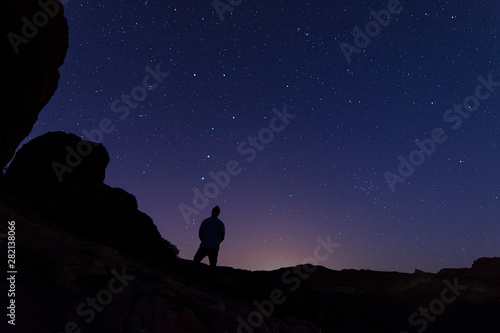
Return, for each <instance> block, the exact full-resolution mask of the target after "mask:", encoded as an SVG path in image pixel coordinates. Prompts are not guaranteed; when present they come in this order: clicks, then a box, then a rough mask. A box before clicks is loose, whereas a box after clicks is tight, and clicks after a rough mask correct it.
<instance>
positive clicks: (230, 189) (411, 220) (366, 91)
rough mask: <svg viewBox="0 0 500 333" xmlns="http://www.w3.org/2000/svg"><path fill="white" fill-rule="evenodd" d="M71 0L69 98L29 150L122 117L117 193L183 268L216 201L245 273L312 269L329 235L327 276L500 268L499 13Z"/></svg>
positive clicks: (45, 119)
mask: <svg viewBox="0 0 500 333" xmlns="http://www.w3.org/2000/svg"><path fill="white" fill-rule="evenodd" d="M66 2H67V3H66V4H65V12H66V14H65V15H66V17H67V19H68V23H69V36H70V37H69V38H70V43H69V44H70V47H69V50H68V54H67V57H66V60H65V64H64V65H63V66H62V67H61V68H60V73H61V79H60V81H59V88H58V90H57V92H56V93H55V95H54V97H53V98H52V100H51V101H50V102H49V104H48V105H47V106H46V107H45V108H44V109H43V110H42V112H41V113H40V116H39V120H38V122H37V124H36V125H35V127H34V129H33V131H32V132H31V134H30V136H29V137H28V138H27V139H26V140H25V142H27V141H29V140H31V139H32V138H34V137H37V136H39V135H42V134H44V133H46V132H48V131H58V130H63V131H65V132H71V133H75V134H77V135H79V136H81V137H82V138H86V137H85V136H84V132H85V131H87V132H89V131H92V130H93V129H99V125H100V123H101V121H102V120H103V119H108V120H106V121H108V122H110V124H111V125H110V126H111V127H110V128H112V129H113V130H112V131H109V128H108V131H107V133H105V134H104V133H103V140H102V142H103V144H104V145H105V147H106V148H107V150H108V152H109V154H110V158H111V161H110V163H109V165H108V168H107V172H106V180H105V182H106V183H107V184H109V185H111V186H113V187H121V188H123V189H125V190H127V191H128V192H130V193H132V194H134V195H135V196H136V197H137V200H138V204H139V209H140V210H141V211H143V212H145V213H147V214H148V215H149V216H151V217H152V218H153V220H154V223H155V224H156V225H157V227H158V230H159V231H160V233H161V234H162V236H163V237H164V238H166V239H168V240H169V241H170V242H172V243H173V244H175V245H176V246H177V247H178V248H179V250H180V257H182V258H187V259H192V257H193V255H194V253H195V251H196V250H197V248H198V246H199V240H198V237H197V233H198V228H199V225H200V223H201V221H202V220H203V219H204V218H206V217H208V216H209V215H210V210H211V208H212V207H213V206H215V205H219V206H220V207H221V215H220V219H221V220H222V221H223V222H224V223H225V225H226V240H225V241H224V242H223V243H222V245H221V250H220V253H219V264H220V265H224V266H232V267H235V268H244V269H251V270H260V269H266V270H267V269H275V268H279V267H284V266H291V265H297V264H300V263H303V262H304V260H305V258H307V257H311V256H312V255H313V253H314V251H315V248H316V247H317V246H318V241H317V238H318V237H321V238H322V239H324V240H326V238H327V236H330V239H331V241H332V242H336V243H338V244H340V246H339V247H338V248H336V249H335V251H334V252H333V253H332V254H331V255H330V256H328V258H327V259H326V260H324V261H322V262H321V263H320V264H321V265H323V266H326V267H329V268H332V269H344V268H355V269H372V270H384V271H401V272H413V270H414V269H415V268H418V269H422V270H425V271H429V272H436V271H438V270H439V269H440V268H443V267H470V266H471V265H472V262H473V261H474V260H475V259H477V258H479V257H492V256H498V255H499V254H500V245H499V242H498V241H499V237H500V223H499V222H500V210H499V206H500V193H499V189H500V187H499V180H500V175H499V173H498V162H499V160H500V154H499V150H498V147H499V144H500V136H499V127H500V94H499V93H498V90H500V83H495V82H499V81H500V68H499V64H498V60H499V55H498V46H499V38H498V37H497V36H498V33H499V31H500V3H499V2H498V1H496V0H485V1H444V0H438V1H430V0H425V1H412V2H410V1H403V2H401V3H399V4H398V2H397V1H394V0H391V1H385V0H384V1H374V0H372V1H346V0H341V1H284V0H276V1H274V0H273V1H241V2H239V1H232V3H233V6H230V7H228V6H229V5H228V4H227V2H226V1H225V0H223V1H220V2H219V3H216V4H218V6H219V7H218V9H216V8H215V7H214V4H213V3H212V2H211V1H210V0H204V1H179V0H172V1H168V2H167V1H155V0H151V1H144V0H142V1H133V2H132V1H117V0H110V1H101V2H95V1H87V0H70V1H66ZM224 6H225V7H224ZM388 8H390V10H392V13H391V12H389V13H390V19H389V18H388V17H387V16H384V15H383V14H384V11H387V9H388ZM229 9H231V10H229ZM218 11H219V12H220V13H218ZM372 11H374V13H375V15H373V14H371V13H372ZM377 13H380V16H379V14H377ZM219 14H220V15H219ZM375 16H377V17H378V21H377V19H376V18H375ZM371 21H373V22H372V23H370V22H371ZM377 22H378V23H377ZM367 24H368V25H367ZM356 27H357V28H356ZM363 35H364V37H363ZM147 67H148V68H149V70H148V69H147ZM155 71H156V73H157V74H158V71H160V72H161V73H162V74H161V75H163V76H156V78H157V79H158V80H155V76H153V75H151V72H153V73H154V72H155ZM165 73H168V74H165ZM148 74H149V75H150V76H149V77H148V78H147V80H146V85H144V83H143V80H144V78H145V77H146V76H147V75H148ZM480 76H481V77H482V78H483V79H484V81H481V79H480V78H479V77H480ZM489 76H490V77H489ZM160 81H161V82H160ZM488 82H489V83H488ZM156 83H157V84H156ZM479 85H482V86H481V87H479V88H478V86H479ZM145 86H146V87H147V88H149V89H150V90H145V89H144V88H143V87H145ZM153 87H154V89H153ZM476 93H477V94H478V95H477V96H481V99H479V98H477V97H475V94H476ZM127 96H129V97H127ZM130 96H132V97H130ZM134 96H135V97H134ZM486 96H487V97H486ZM122 98H123V99H122ZM127 98H128V102H126V101H127ZM131 98H132V99H131ZM134 98H135V99H134ZM463 105H465V106H463ZM118 108H121V109H118ZM118 110H121V112H118ZM125 110H127V111H125ZM283 114H288V116H283ZM279 115H281V118H280V116H279ZM94 133H95V132H94ZM417 140H419V141H417ZM419 144H420V146H419ZM409 160H411V161H412V162H409ZM402 161H403V162H402ZM228 163H229V166H228ZM408 163H414V164H415V165H416V166H413V165H412V164H408ZM400 164H401V165H402V166H400ZM398 168H399V169H400V170H399V171H398ZM228 169H230V171H231V174H229V173H227V174H225V173H226V172H228V171H227V170H228ZM412 169H413V171H412ZM211 175H219V178H218V182H219V183H217V182H216V181H214V179H213V177H212V176H211ZM227 175H228V176H229V177H227ZM391 184H392V188H391ZM205 189H208V192H207V193H206V195H207V196H209V198H207V196H205V194H204V191H205ZM196 193H197V195H198V200H197V201H196V202H195V204H196V205H197V206H198V208H196V207H195V204H193V197H194V196H195V194H196ZM201 197H203V198H206V199H204V200H206V201H203V199H200V198H201ZM182 210H184V212H185V214H184V216H183V214H182V213H181V211H182ZM186 212H188V213H186Z"/></svg>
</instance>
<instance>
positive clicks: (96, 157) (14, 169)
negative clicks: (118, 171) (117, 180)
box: [5, 132, 109, 199]
mask: <svg viewBox="0 0 500 333" xmlns="http://www.w3.org/2000/svg"><path fill="white" fill-rule="evenodd" d="M108 163H109V155H108V152H107V151H106V149H105V148H104V146H103V145H101V144H96V143H94V142H90V141H84V140H82V139H80V138H79V137H78V136H76V135H75V134H68V133H64V132H49V133H46V134H44V135H41V136H39V137H37V138H35V139H33V140H31V141H30V142H28V143H27V144H25V145H24V146H22V147H21V149H19V151H18V152H17V153H16V156H15V158H14V159H13V160H12V162H11V164H10V165H9V168H8V169H7V172H6V174H5V180H6V182H7V184H8V185H9V186H10V187H11V188H12V189H13V190H15V191H17V192H19V193H22V194H23V195H31V196H33V195H34V196H38V197H39V198H40V199H43V196H46V195H47V194H51V193H54V192H57V191H59V190H61V189H65V188H70V187H71V186H73V185H74V184H83V183H87V184H88V183H98V184H102V183H103V181H104V177H105V172H106V166H107V165H108Z"/></svg>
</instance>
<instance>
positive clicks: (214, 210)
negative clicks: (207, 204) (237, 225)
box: [212, 206, 220, 216]
mask: <svg viewBox="0 0 500 333" xmlns="http://www.w3.org/2000/svg"><path fill="white" fill-rule="evenodd" d="M219 214H220V208H219V206H215V207H214V208H212V216H219Z"/></svg>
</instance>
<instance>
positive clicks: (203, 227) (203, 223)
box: [198, 221, 205, 241]
mask: <svg viewBox="0 0 500 333" xmlns="http://www.w3.org/2000/svg"><path fill="white" fill-rule="evenodd" d="M204 229H205V221H203V222H201V225H200V230H199V231H198V238H199V239H200V240H201V241H203V234H204Z"/></svg>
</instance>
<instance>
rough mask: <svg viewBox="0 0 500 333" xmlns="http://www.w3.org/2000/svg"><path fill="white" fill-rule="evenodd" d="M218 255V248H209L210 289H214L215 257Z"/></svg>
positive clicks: (215, 274) (215, 277)
mask: <svg viewBox="0 0 500 333" xmlns="http://www.w3.org/2000/svg"><path fill="white" fill-rule="evenodd" d="M207 250H208V249H207ZM218 256H219V250H218V249H209V251H208V260H209V261H210V285H209V290H210V291H214V290H215V285H216V283H217V257H218Z"/></svg>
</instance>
